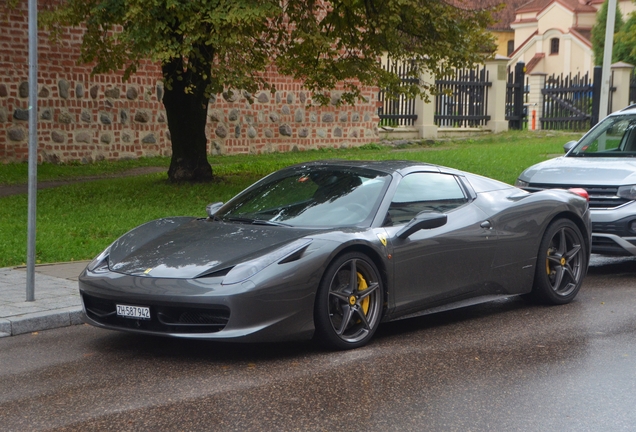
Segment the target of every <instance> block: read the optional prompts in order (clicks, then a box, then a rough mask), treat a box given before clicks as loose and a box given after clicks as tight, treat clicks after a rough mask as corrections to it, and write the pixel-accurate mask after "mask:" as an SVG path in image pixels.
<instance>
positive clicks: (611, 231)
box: [591, 201, 636, 256]
mask: <svg viewBox="0 0 636 432" xmlns="http://www.w3.org/2000/svg"><path fill="white" fill-rule="evenodd" d="M591 218H592V253H597V254H603V255H624V256H625V255H626V256H629V255H636V202H634V201H631V202H629V203H627V204H624V205H622V206H620V207H617V208H613V209H594V208H593V209H591Z"/></svg>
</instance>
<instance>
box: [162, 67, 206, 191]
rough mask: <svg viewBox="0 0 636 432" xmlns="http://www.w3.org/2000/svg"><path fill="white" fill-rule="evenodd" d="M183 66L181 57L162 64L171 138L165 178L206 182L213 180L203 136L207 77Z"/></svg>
mask: <svg viewBox="0 0 636 432" xmlns="http://www.w3.org/2000/svg"><path fill="white" fill-rule="evenodd" d="M182 65H183V62H182V60H181V59H173V60H172V61H171V62H170V63H166V64H164V65H163V67H162V69H163V74H164V78H166V79H167V80H168V81H169V84H167V85H166V86H165V91H164V95H163V105H164V106H165V108H166V116H167V119H168V129H169V130H170V139H171V141H172V159H171V161H170V168H169V169H168V178H169V179H170V180H172V181H188V182H200V181H209V180H212V166H210V163H209V162H208V158H207V156H208V155H207V144H208V140H207V137H206V135H205V125H206V122H207V114H208V99H209V98H208V96H207V88H206V86H207V84H208V83H209V79H208V80H205V79H202V78H201V77H200V76H198V75H197V74H194V73H193V72H191V71H186V72H184V71H183V69H182ZM209 70H210V69H209V68H208V70H207V72H208V74H209ZM178 77H180V78H184V79H182V80H179V79H177V78H178ZM188 86H189V88H188Z"/></svg>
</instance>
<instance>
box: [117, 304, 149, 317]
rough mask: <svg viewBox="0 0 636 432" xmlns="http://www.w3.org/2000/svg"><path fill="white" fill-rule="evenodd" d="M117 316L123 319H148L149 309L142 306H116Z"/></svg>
mask: <svg viewBox="0 0 636 432" xmlns="http://www.w3.org/2000/svg"><path fill="white" fill-rule="evenodd" d="M117 315H119V316H121V317H124V318H136V319H148V320H149V319H150V308H148V307H142V306H128V305H117Z"/></svg>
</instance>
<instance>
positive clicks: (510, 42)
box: [507, 40, 515, 55]
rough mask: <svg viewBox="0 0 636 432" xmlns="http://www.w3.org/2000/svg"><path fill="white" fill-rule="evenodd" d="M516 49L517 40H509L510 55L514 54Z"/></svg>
mask: <svg viewBox="0 0 636 432" xmlns="http://www.w3.org/2000/svg"><path fill="white" fill-rule="evenodd" d="M514 50H515V41H514V40H509V41H508V54H507V55H510V54H512V52H513V51H514Z"/></svg>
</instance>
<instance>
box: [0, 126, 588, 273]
mask: <svg viewBox="0 0 636 432" xmlns="http://www.w3.org/2000/svg"><path fill="white" fill-rule="evenodd" d="M580 136H581V134H566V133H556V132H534V133H530V132H508V133H504V134H497V135H486V136H482V137H479V138H473V139H465V140H460V141H458V140H455V141H453V140H440V141H437V142H434V143H422V144H416V145H408V146H381V145H377V144H372V145H367V146H364V147H362V148H357V149H340V150H317V151H307V152H291V153H276V154H263V155H237V156H215V157H210V163H211V164H212V165H213V168H214V173H215V175H216V176H217V180H216V181H215V182H213V183H209V184H192V185H190V184H173V183H170V182H168V181H167V175H166V174H165V173H159V174H148V175H142V176H137V177H125V178H109V179H102V180H95V181H90V182H83V183H76V184H71V185H67V186H62V187H58V188H54V189H46V190H41V191H39V192H38V196H37V215H38V217H37V235H36V238H37V247H36V249H37V261H38V262H42V263H47V262H60V261H71V260H82V259H90V258H92V257H94V256H95V255H96V254H97V253H99V252H100V251H101V250H102V249H103V248H104V247H106V246H107V245H108V244H109V243H110V242H112V241H113V240H114V239H116V238H117V237H118V236H120V235H121V234H123V233H125V232H126V231H128V230H129V229H131V228H133V227H135V226H137V225H139V224H141V223H143V222H146V221H149V220H152V219H155V218H159V217H164V216H176V215H194V216H205V206H206V205H207V204H208V203H210V202H215V201H227V200H228V199H229V198H230V197H232V196H233V195H235V194H236V193H238V192H240V191H241V190H242V189H244V188H245V187H247V186H248V185H250V184H251V183H253V182H254V181H256V180H257V179H258V178H260V177H262V176H264V175H266V174H268V173H270V172H272V171H274V170H276V169H279V168H282V167H284V166H287V165H291V164H294V163H299V162H303V161H308V160H317V159H367V160H383V159H407V160H416V161H423V162H429V163H434V164H439V165H445V166H449V167H453V168H458V169H461V170H466V171H471V172H474V173H478V174H482V175H485V176H488V177H492V178H496V179H499V180H501V181H504V182H507V183H514V181H515V179H516V178H517V176H518V174H519V173H520V172H521V171H522V170H523V169H525V168H526V167H528V166H530V165H532V164H534V163H537V162H540V161H542V160H545V159H548V158H550V157H554V156H555V155H558V154H562V152H563V149H562V146H563V144H564V143H565V142H566V141H569V140H571V139H578V138H579V137H580ZM168 164H169V160H168V159H166V158H148V159H139V160H128V161H120V162H99V163H95V164H86V165H81V164H69V165H50V164H43V165H40V166H39V167H38V181H46V180H68V179H72V178H77V177H86V176H96V175H108V174H116V173H118V172H123V171H126V170H128V169H131V168H135V167H140V166H162V167H166V170H167V166H168ZM27 175H28V168H27V164H5V165H0V184H5V185H6V184H17V183H25V182H26V181H27ZM0 220H1V221H2V222H1V223H0V267H6V266H12V265H19V264H22V263H24V261H25V259H26V258H25V257H26V236H27V229H26V226H27V196H26V195H15V196H9V197H4V198H0Z"/></svg>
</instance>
